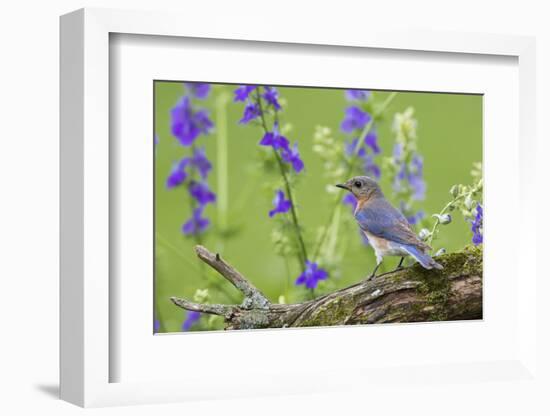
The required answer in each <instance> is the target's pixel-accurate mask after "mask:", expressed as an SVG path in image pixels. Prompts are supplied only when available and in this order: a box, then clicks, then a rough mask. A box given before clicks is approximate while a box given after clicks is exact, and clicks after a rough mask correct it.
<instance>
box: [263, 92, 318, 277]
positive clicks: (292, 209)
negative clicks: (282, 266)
mask: <svg viewBox="0 0 550 416" xmlns="http://www.w3.org/2000/svg"><path fill="white" fill-rule="evenodd" d="M256 102H257V104H258V106H259V108H260V119H261V121H262V127H263V129H264V133H268V132H269V129H268V128H267V123H266V121H265V117H264V111H263V108H262V100H261V97H260V90H259V87H258V88H256ZM273 154H274V155H275V158H276V159H277V164H278V166H279V171H280V172H281V176H282V178H283V181H284V185H285V190H286V193H287V197H288V199H289V201H290V214H291V218H292V223H293V226H294V230H295V233H296V239H297V240H298V245H299V246H300V253H299V255H300V257H301V259H300V261H301V267H302V271H304V270H305V267H306V265H305V263H306V260H307V259H308V256H307V250H306V245H305V243H304V239H303V237H302V233H301V231H300V224H299V221H298V215H297V214H296V208H295V203H294V196H293V195H292V189H291V187H290V181H289V179H288V175H287V173H286V171H285V166H284V163H283V160H282V158H281V155H280V154H279V153H278V152H277V150H275V149H273Z"/></svg>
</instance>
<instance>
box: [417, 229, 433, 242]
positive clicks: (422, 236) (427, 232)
mask: <svg viewBox="0 0 550 416" xmlns="http://www.w3.org/2000/svg"><path fill="white" fill-rule="evenodd" d="M431 234H432V233H431V232H430V230H428V229H427V228H422V229H421V230H420V232H419V233H418V237H419V238H420V239H421V240H422V241H425V240H427V239H428V237H429V236H430V235H431Z"/></svg>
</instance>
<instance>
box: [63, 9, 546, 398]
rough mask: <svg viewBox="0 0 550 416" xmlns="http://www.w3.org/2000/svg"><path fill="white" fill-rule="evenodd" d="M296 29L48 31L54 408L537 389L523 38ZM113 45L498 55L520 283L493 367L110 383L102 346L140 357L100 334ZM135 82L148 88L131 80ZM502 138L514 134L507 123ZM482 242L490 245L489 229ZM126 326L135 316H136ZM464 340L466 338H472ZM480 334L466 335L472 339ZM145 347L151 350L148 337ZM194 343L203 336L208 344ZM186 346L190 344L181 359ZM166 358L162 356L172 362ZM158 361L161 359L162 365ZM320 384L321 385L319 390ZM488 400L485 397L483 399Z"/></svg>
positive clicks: (255, 373)
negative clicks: (361, 392)
mask: <svg viewBox="0 0 550 416" xmlns="http://www.w3.org/2000/svg"><path fill="white" fill-rule="evenodd" d="M182 21H185V25H182V24H181V22H182ZM309 29H310V30H308V31H307V32H299V31H295V30H286V31H284V32H281V31H280V30H278V27H277V26H276V25H269V24H264V25H261V26H255V25H252V26H250V28H249V29H247V34H246V35H241V34H236V33H235V32H234V31H233V28H232V25H231V22H228V21H225V20H224V19H221V18H220V19H219V21H217V20H216V21H213V22H212V24H211V25H208V26H207V27H206V26H204V25H202V24H199V23H198V22H197V23H195V22H194V21H193V19H184V16H179V15H177V14H171V13H151V12H137V11H120V10H107V9H83V10H78V11H76V12H73V13H71V14H68V15H65V16H63V17H62V18H61V236H60V237H61V253H62V257H61V340H60V344H61V356H60V359H61V390H60V393H61V398H62V399H64V400H67V401H69V402H72V403H75V404H78V405H80V406H85V407H88V406H108V405H120V404H138V403H160V402H168V401H185V400H193V399H207V398H215V397H217V398H220V397H226V398H232V397H243V396H258V395H270V394H300V393H303V394H307V393H314V392H317V393H319V392H331V391H342V390H350V389H354V388H355V389H361V388H366V389H368V390H369V391H370V392H371V393H372V392H373V391H374V390H376V389H381V390H384V385H386V386H387V385H388V384H392V383H393V380H395V379H396V378H398V379H399V380H400V383H401V384H402V386H401V387H400V388H403V389H406V388H407V384H411V383H419V384H421V385H423V384H426V385H427V384H431V383H434V382H437V383H454V382H457V381H459V382H460V383H466V384H471V385H478V386H479V385H480V384H481V383H482V382H487V381H488V382H492V383H495V382H498V381H508V382H512V383H518V385H520V384H521V385H522V386H523V387H524V386H525V383H526V382H528V383H531V384H530V385H531V387H535V388H537V386H539V387H540V384H537V383H542V382H541V381H540V374H539V373H538V372H537V361H536V348H537V333H536V332H537V327H536V320H535V319H531V318H532V317H533V316H536V313H537V312H536V301H535V299H536V287H537V282H536V280H537V276H538V278H541V276H540V271H538V270H537V269H536V266H535V264H536V262H535V261H533V258H532V257H533V254H532V252H530V251H529V248H528V244H527V242H529V241H536V235H535V232H536V226H535V222H536V219H535V216H534V215H522V214H525V213H526V212H527V209H528V207H529V206H530V205H529V204H534V203H535V202H536V201H533V198H535V195H536V192H535V190H534V189H533V186H534V184H533V182H532V181H530V180H529V178H530V177H533V176H534V172H535V159H536V155H535V150H534V149H535V139H536V137H535V132H534V126H535V120H534V117H535V114H536V111H535V89H536V84H535V42H534V39H533V38H529V37H517V36H506V35H487V34H468V33H431V32H421V31H403V32H398V31H394V30H392V31H384V30H383V29H377V28H375V27H370V28H361V30H360V31H358V29H354V28H348V30H347V31H346V30H345V31H340V32H338V33H331V34H329V33H327V32H326V30H324V28H323V27H322V26H321V25H319V26H317V25H315V24H314V23H312V24H311V27H310V28H309ZM114 34H124V35H143V36H155V37H156V36H161V37H163V38H160V39H159V38H156V42H162V41H163V40H166V41H168V40H169V39H172V40H171V41H173V39H178V38H180V39H212V40H223V42H232V41H233V42H243V41H244V42H268V43H271V44H274V43H275V44H277V45H279V46H278V48H280V49H281V50H282V51H284V49H285V48H289V47H291V46H292V45H301V47H303V48H306V49H307V48H316V47H320V46H329V45H330V48H331V50H332V51H333V52H334V51H341V50H346V51H347V53H350V47H351V48H353V49H351V53H353V51H357V52H359V51H362V50H367V49H369V50H373V51H376V50H380V51H408V52H409V53H410V54H413V55H414V54H415V53H431V55H430V58H429V60H432V61H433V62H434V65H435V61H436V60H437V59H443V58H445V57H447V58H449V57H453V56H468V57H469V58H468V59H469V60H470V61H472V62H474V63H475V62H476V59H481V57H483V56H505V57H509V58H512V59H514V60H517V63H515V65H516V67H517V69H518V71H519V72H518V75H517V84H518V88H519V93H518V105H517V107H514V109H513V112H514V114H515V116H514V117H517V125H518V128H519V133H518V134H516V133H512V135H513V137H514V140H516V141H517V143H516V144H517V147H516V148H517V149H519V152H518V153H517V165H518V166H516V167H515V168H513V169H517V170H513V172H512V173H510V172H509V174H510V175H511V177H512V179H513V177H514V173H516V172H517V173H518V175H517V176H518V177H517V178H515V180H514V179H513V180H512V181H513V183H514V185H513V190H511V191H510V192H513V195H515V196H516V197H517V199H518V203H517V204H514V205H513V206H512V207H511V208H510V209H512V210H515V214H516V215H517V218H519V219H518V221H520V223H521V225H520V227H521V229H522V230H523V232H522V234H521V236H520V237H518V238H519V242H518V250H517V251H515V252H514V253H513V254H512V255H514V256H517V258H515V259H514V263H513V264H516V265H519V264H522V271H523V273H522V280H521V285H518V286H517V291H516V292H513V295H514V296H515V298H514V302H513V306H514V307H515V309H514V310H513V317H512V319H516V320H517V322H515V326H513V328H514V329H513V332H514V333H513V336H511V338H510V340H511V341H512V344H513V345H512V346H511V345H507V346H504V345H503V346H502V348H501V350H500V351H495V353H494V356H495V359H493V360H491V359H488V358H487V354H485V355H484V356H480V359H478V360H474V359H472V358H471V357H468V359H465V360H457V361H455V362H453V361H446V357H445V356H443V355H442V356H441V357H439V358H438V360H436V361H434V362H429V361H425V360H419V361H418V362H417V363H415V364H414V363H412V362H411V361H403V362H396V363H395V366H394V367H391V366H388V364H387V363H383V364H382V365H381V366H380V367H376V366H373V365H372V364H368V365H366V367H365V368H353V367H350V365H348V364H346V363H342V364H341V366H339V364H338V363H332V364H331V365H329V366H328V367H327V368H325V369H322V370H319V371H317V372H315V371H314V370H313V367H307V366H304V367H303V368H301V370H300V371H301V373H300V375H296V374H292V376H293V377H288V373H287V372H286V371H285V369H284V368H281V371H278V372H277V371H273V370H271V371H270V370H269V369H267V368H263V367H262V366H259V367H258V366H256V368H252V366H248V367H247V366H246V365H243V364H242V362H243V361H239V363H238V366H235V367H228V368H225V369H221V368H220V369H217V368H215V367H214V368H210V369H208V371H209V372H215V371H217V370H219V371H220V373H221V374H224V375H225V372H227V374H231V372H232V371H233V373H234V372H235V371H239V376H236V377H235V378H233V379H232V383H231V386H228V385H227V382H226V381H225V379H219V380H212V379H211V378H206V377H205V378H201V377H200V374H199V373H198V371H199V370H198V369H197V370H196V371H197V373H196V376H193V377H191V378H189V377H187V378H178V377H174V378H171V377H170V378H168V377H166V378H165V376H166V373H164V374H161V373H158V374H152V373H151V371H152V370H151V369H150V368H149V370H145V368H146V366H145V365H144V369H140V368H137V367H136V368H134V369H133V372H134V373H136V374H137V373H139V372H140V371H141V370H143V373H144V374H145V376H144V377H143V378H142V379H140V377H138V376H135V375H134V376H132V377H120V374H117V372H118V371H113V368H117V365H118V364H117V363H118V362H119V361H124V359H125V357H121V356H120V354H125V353H124V351H126V353H128V349H127V348H126V349H124V348H122V349H118V348H117V349H113V347H112V345H113V338H116V337H127V339H122V343H124V342H126V345H128V344H130V345H131V346H132V349H133V350H135V351H137V352H138V355H139V353H140V351H141V349H143V351H145V348H146V346H145V343H144V342H142V341H143V339H139V338H136V339H132V338H131V336H132V334H133V333H134V332H132V331H126V333H128V334H126V333H125V334H126V335H120V334H119V333H118V332H117V333H114V332H113V328H116V327H117V326H116V325H114V324H113V322H112V320H113V319H114V315H115V314H120V315H124V314H125V311H124V310H123V306H121V305H118V304H114V303H116V298H114V297H113V293H115V292H117V290H119V289H117V286H113V282H112V281H110V275H111V274H112V272H113V268H114V267H116V265H115V263H116V260H115V259H113V258H112V256H113V254H112V253H111V252H110V245H111V241H110V229H111V228H112V227H116V226H117V224H115V223H114V222H113V221H115V220H120V217H117V216H115V217H112V216H111V215H110V214H111V213H112V212H113V211H112V209H113V207H112V206H111V205H110V204H112V200H113V198H112V195H110V189H111V181H112V180H113V178H112V177H111V176H112V175H113V173H114V172H117V171H118V169H120V166H118V165H117V163H118V162H117V161H118V159H113V157H112V155H110V147H109V146H110V144H109V138H110V135H113V134H115V133H114V132H113V131H112V125H110V117H112V114H111V113H110V110H112V108H111V106H110V94H112V92H113V91H112V88H113V86H112V85H111V84H110V81H111V79H110V69H111V70H112V66H110V64H112V62H110V53H111V52H112V46H111V42H112V39H113V38H114V37H113V36H112V35H114ZM168 37H170V38H168ZM220 42H221V41H220ZM438 57H439V58H438ZM145 66H146V65H144V67H145ZM138 72H139V71H136V73H138ZM140 73H142V72H140ZM144 76H145V77H147V76H148V75H147V74H145V73H144ZM187 79H189V78H187ZM222 81H227V79H225V80H222ZM247 81H250V82H254V81H256V80H254V79H252V80H249V79H247ZM354 86H357V87H361V85H354ZM465 88H466V87H465ZM111 123H112V120H111ZM512 126H515V124H514V123H512ZM110 128H111V130H110ZM150 132H151V130H148V131H146V132H145V133H144V134H145V135H146V136H150ZM503 134H506V133H505V132H503ZM510 137H512V136H510ZM151 140H152V138H151ZM520 140H521V143H522V145H521V146H519V141H520ZM486 151H487V148H486ZM502 157H505V156H502ZM495 159H496V157H495ZM495 172H496V171H495ZM493 176H494V175H493ZM489 205H490V204H489ZM531 206H532V205H531ZM145 214H146V212H145ZM495 218H496V216H495ZM489 221H490V220H489ZM495 222H496V221H495ZM488 227H490V225H489V226H488ZM494 230H495V232H498V230H497V227H495V228H494ZM489 238H490V237H489ZM145 243H146V241H145ZM149 247H150V246H149ZM493 247H496V245H495V246H493ZM495 250H496V249H495ZM495 255H498V253H495ZM537 272H539V275H537ZM508 273H509V274H510V276H511V279H516V280H513V281H511V283H510V286H509V287H510V288H511V287H512V286H513V285H514V284H515V283H517V277H518V273H519V269H514V268H512V270H509V271H508ZM151 282H152V280H151ZM514 287H515V286H514ZM494 288H495V286H494V285H493V286H492V290H494ZM503 288H504V284H503ZM136 290H137V289H136ZM486 290H487V289H486ZM504 290H505V289H503V291H504ZM506 293H508V292H506ZM511 293H512V292H510V294H511ZM144 299H145V298H144ZM151 304H152V299H151ZM501 306H502V305H501ZM126 307H127V308H128V307H129V306H128V305H127V306H126ZM121 309H122V310H121ZM146 310H150V311H152V308H149V309H147V308H146V307H145V306H144V309H143V311H146ZM126 312H127V311H126ZM136 313H137V312H136ZM151 313H152V312H151ZM137 316H138V317H139V316H142V314H140V313H137ZM151 320H152V318H149V319H148V320H147V322H146V323H143V324H140V325H149V326H150V324H151ZM125 322H127V321H125ZM518 322H520V323H521V325H519V324H518ZM140 328H142V327H139V328H137V330H136V333H138V332H139V331H140ZM417 328H418V327H416V329H415V327H413V326H400V328H398V329H397V331H401V333H402V334H404V333H410V334H411V336H414V334H415V331H419V330H418V329H417ZM425 328H428V326H424V327H423V329H420V331H424V332H426V336H429V334H427V332H429V331H430V329H429V328H428V329H425ZM359 329H360V328H359ZM471 329H472V328H471V327H470V328H468V330H471ZM335 330H336V331H338V330H339V329H338V328H331V329H324V328H323V329H311V330H300V331H296V330H293V331H258V332H254V333H253V334H252V333H243V334H194V335H193V337H194V338H193V339H198V338H196V336H197V335H198V336H199V337H200V339H201V340H202V341H200V342H211V340H212V337H213V336H225V337H226V340H227V341H226V342H227V344H228V346H226V348H235V351H237V350H238V347H239V345H242V344H243V343H248V344H247V345H253V346H254V348H253V349H252V350H251V351H250V352H248V354H249V356H250V357H254V358H257V357H258V351H261V349H262V348H266V345H267V344H268V343H277V342H278V343H281V344H283V343H285V344H288V343H291V342H293V340H294V341H295V340H296V339H297V337H299V339H300V341H299V342H300V343H308V342H314V343H323V342H325V341H326V339H327V337H331V336H334V334H335V333H334V331H335ZM460 330H461V329H460V328H459V327H454V328H450V329H447V331H448V332H449V333H452V332H453V331H460ZM500 330H501V331H504V330H505V329H503V328H501V329H500ZM378 331H379V333H380V338H379V339H381V340H382V341H381V345H379V346H378V348H380V349H388V348H389V347H390V346H391V344H390V342H391V341H390V340H391V338H383V337H384V335H383V334H382V333H381V330H380V328H378ZM382 331H384V330H382ZM475 331H480V328H477V329H475ZM481 332H483V331H482V330H481ZM468 334H469V335H466V336H470V337H472V336H473V335H472V333H471V332H468ZM481 335H482V334H481V333H480V335H479V336H481ZM150 336H151V338H153V335H152V333H151V334H150ZM206 337H210V340H208V339H206ZM338 337H340V338H341V340H344V339H345V342H346V343H349V345H352V344H353V342H354V339H355V338H356V339H360V338H357V337H361V333H360V332H359V331H354V332H353V333H352V332H350V331H345V332H344V331H340V332H339V333H338ZM154 338H156V339H157V341H155V344H156V345H155V346H153V347H152V348H165V347H166V348H169V349H170V348H172V349H173V347H170V345H168V344H172V345H175V343H177V342H179V341H178V340H177V335H175V336H163V337H154ZM188 339H192V338H188ZM475 341H476V339H472V342H475ZM250 343H252V344H250ZM385 343H386V344H385ZM516 343H517V345H516ZM136 344H137V345H136ZM160 344H163V345H162V346H160ZM200 347H201V345H199V344H197V345H196V346H195V348H200ZM178 348H180V347H179V346H178ZM163 351H168V350H163ZM199 351H200V349H199ZM487 351H489V350H487ZM149 353H151V352H149ZM170 354H173V351H172V352H171V353H170ZM128 355H129V353H128ZM145 356H147V353H146V354H145ZM166 357H169V354H168V353H166ZM128 362H129V364H128V365H130V366H132V365H137V364H136V361H135V360H134V361H131V360H130V361H128ZM132 363H134V364H132ZM128 365H126V367H128ZM199 365H201V366H203V367H204V366H205V365H207V364H204V363H200V362H199ZM296 365H298V364H297V363H296ZM163 368H166V366H163ZM366 369H368V371H367V370H366ZM170 371H171V372H173V373H177V372H178V369H177V367H176V368H173V369H170ZM205 371H206V370H205ZM323 375H327V377H326V378H323V377H322V376H323ZM266 379H267V380H266ZM114 381H116V382H114ZM447 393H450V392H447ZM447 393H446V392H445V391H443V392H442V394H447ZM491 394H496V391H493V392H492V393H491Z"/></svg>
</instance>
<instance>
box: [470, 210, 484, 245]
mask: <svg viewBox="0 0 550 416" xmlns="http://www.w3.org/2000/svg"><path fill="white" fill-rule="evenodd" d="M472 233H473V236H472V243H474V245H476V246H478V245H480V244H481V243H483V207H482V206H481V205H479V204H477V207H476V216H475V218H474V220H473V221H472Z"/></svg>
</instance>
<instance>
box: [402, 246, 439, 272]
mask: <svg viewBox="0 0 550 416" xmlns="http://www.w3.org/2000/svg"><path fill="white" fill-rule="evenodd" d="M403 248H404V249H405V250H406V251H407V253H409V254H410V255H411V256H412V257H414V258H415V260H416V261H417V262H419V263H420V264H421V265H422V267H424V268H425V269H438V270H442V269H443V266H442V265H441V264H439V263H438V262H437V261H435V260H434V259H433V258H432V257H431V256H430V255H429V254H427V253H424V252H423V251H422V250H421V249H419V248H418V247H415V246H411V245H406V246H404V247H403Z"/></svg>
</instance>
